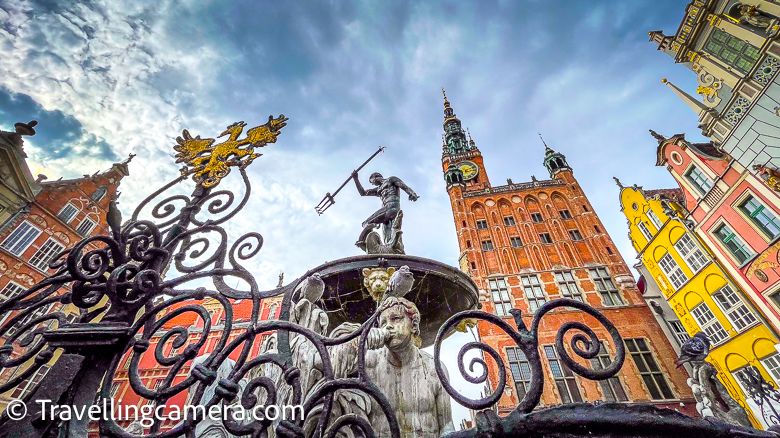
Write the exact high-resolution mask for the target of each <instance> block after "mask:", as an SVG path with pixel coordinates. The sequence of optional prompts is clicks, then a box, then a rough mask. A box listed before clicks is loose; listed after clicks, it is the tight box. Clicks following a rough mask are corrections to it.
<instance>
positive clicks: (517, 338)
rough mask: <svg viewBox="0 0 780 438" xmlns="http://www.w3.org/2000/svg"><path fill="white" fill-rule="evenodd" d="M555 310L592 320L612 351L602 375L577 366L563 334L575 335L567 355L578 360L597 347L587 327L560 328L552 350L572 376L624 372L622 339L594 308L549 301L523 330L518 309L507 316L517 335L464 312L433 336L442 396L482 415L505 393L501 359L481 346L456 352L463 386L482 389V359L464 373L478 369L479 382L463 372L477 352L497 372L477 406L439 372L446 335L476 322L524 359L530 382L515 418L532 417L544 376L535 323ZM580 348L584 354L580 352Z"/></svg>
mask: <svg viewBox="0 0 780 438" xmlns="http://www.w3.org/2000/svg"><path fill="white" fill-rule="evenodd" d="M560 307H573V308H575V309H578V310H580V311H582V312H584V313H586V314H588V315H590V316H592V317H593V318H595V319H596V320H597V321H598V322H599V323H601V325H602V326H604V328H605V329H606V330H607V332H608V333H609V335H610V337H611V338H612V344H613V345H614V346H615V357H614V359H613V360H612V362H611V363H610V365H609V366H607V367H605V368H602V369H589V368H586V367H584V366H582V365H580V364H579V363H577V362H576V361H575V360H574V359H573V358H572V357H571V356H570V355H569V353H568V351H567V349H566V348H565V345H564V340H565V337H566V334H567V333H568V332H570V331H572V330H577V331H579V333H576V334H574V335H573V336H572V337H571V343H570V346H571V349H572V351H574V353H575V354H576V355H577V356H579V357H581V358H583V359H593V358H594V357H596V356H597V355H598V354H599V349H600V346H601V342H600V340H599V338H598V336H597V335H596V332H594V331H593V329H592V328H590V327H589V326H587V325H585V324H583V323H581V322H578V321H568V322H565V323H563V324H562V325H561V327H560V328H559V329H558V332H557V333H556V336H555V350H556V352H557V353H558V357H559V358H560V360H561V361H562V362H563V363H564V364H565V365H566V366H567V367H569V369H571V370H572V371H573V372H574V373H576V374H578V375H580V376H582V377H585V378H587V379H590V380H604V379H609V378H610V377H614V376H615V375H616V374H617V373H618V371H620V369H621V368H622V366H623V362H624V361H625V358H626V350H625V346H624V344H623V338H621V336H620V333H619V332H618V330H617V328H616V327H615V326H614V324H612V322H611V321H610V320H609V319H607V317H605V316H604V314H602V313H601V312H599V311H598V310H596V309H594V308H593V307H591V306H589V305H587V304H585V303H583V302H581V301H576V300H572V299H568V298H562V299H558V300H554V301H549V302H547V303H545V304H544V305H542V306H541V307H540V308H539V309H538V310H537V311H536V312H535V313H534V317H533V320H532V321H531V328H530V329H528V328H526V325H525V322H524V321H523V319H522V313H521V311H520V310H518V309H512V310H510V311H509V313H510V314H511V315H512V316H513V317H514V320H515V324H516V326H517V329H514V328H512V326H510V325H509V323H507V322H506V321H504V319H503V318H501V317H499V316H496V315H493V314H491V313H487V312H483V311H479V310H469V311H465V312H461V313H458V314H456V315H454V316H452V317H451V318H450V319H448V320H447V322H445V323H444V325H443V326H442V327H441V329H439V333H438V335H437V336H436V342H435V344H434V357H435V358H436V372H437V373H438V375H439V379H440V380H441V381H442V384H443V385H444V388H445V390H446V391H447V393H448V394H449V395H450V396H451V397H452V398H454V399H455V400H457V401H458V403H460V404H462V405H464V406H466V407H469V408H471V409H487V408H490V407H492V406H493V405H495V404H496V403H498V401H499V399H500V398H501V396H502V395H503V392H504V388H505V387H506V381H507V374H506V367H505V365H504V361H503V359H501V355H500V354H499V353H498V352H497V351H496V350H495V349H494V348H493V347H491V346H490V345H487V344H485V343H482V342H469V343H467V344H465V345H463V346H462V347H461V349H460V351H459V352H458V369H459V370H460V373H461V375H462V376H463V378H465V379H466V380H467V381H468V382H471V383H484V382H485V381H487V377H488V366H487V363H486V362H485V360H484V359H482V358H481V357H475V358H473V359H472V360H471V362H470V363H469V371H470V372H472V373H473V372H475V370H474V366H475V365H479V366H481V367H482V373H481V374H480V375H478V376H472V375H470V374H469V373H467V372H466V369H465V367H464V357H465V355H466V353H467V352H468V351H470V350H475V349H476V350H481V351H483V352H485V353H487V354H488V355H489V356H490V357H491V358H493V361H494V362H495V364H496V368H497V369H498V379H499V380H498V383H497V384H496V386H495V388H496V389H495V390H493V392H492V393H490V394H489V395H487V396H486V397H483V398H481V399H479V400H472V399H470V398H468V397H465V396H463V395H462V394H460V393H458V392H457V391H456V390H455V388H453V387H452V385H451V384H450V383H449V381H448V380H447V378H446V376H445V375H444V370H443V368H442V365H441V361H440V360H439V359H440V353H441V342H442V339H443V337H444V335H445V334H447V333H448V332H449V331H450V330H452V329H453V328H455V327H457V325H458V324H460V323H461V322H463V321H465V320H467V319H476V320H480V321H485V322H487V323H490V324H493V325H495V326H497V327H498V328H500V329H501V330H502V331H504V333H506V334H507V335H508V336H509V337H510V338H511V339H512V341H514V342H515V343H516V344H517V346H518V347H519V348H520V350H522V352H523V353H524V354H525V357H526V359H527V360H528V363H529V366H530V369H531V379H530V385H529V388H528V390H527V391H526V394H525V396H524V397H523V399H522V400H520V403H519V404H518V406H517V407H516V408H515V412H525V413H527V412H531V411H532V410H533V409H534V408H535V407H536V406H537V405H538V404H539V401H540V400H541V396H542V389H543V386H544V370H543V368H542V362H541V358H540V355H539V338H538V334H539V323H540V321H541V320H542V318H543V317H544V316H545V315H546V314H547V313H549V312H551V311H552V310H555V309H557V308H560ZM583 347H584V348H583Z"/></svg>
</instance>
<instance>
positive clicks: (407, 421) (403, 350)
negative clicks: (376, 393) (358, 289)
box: [331, 296, 455, 438]
mask: <svg viewBox="0 0 780 438" xmlns="http://www.w3.org/2000/svg"><path fill="white" fill-rule="evenodd" d="M377 311H378V312H379V313H380V316H379V328H372V329H371V331H370V332H369V335H368V341H367V346H368V350H367V351H366V372H367V374H368V377H369V378H370V379H371V381H372V382H374V384H376V385H377V387H379V390H380V391H381V392H382V394H384V395H385V397H387V399H388V401H389V402H390V407H392V408H393V410H394V411H395V413H396V416H397V419H398V425H399V428H400V431H401V437H404V438H412V437H415V438H435V437H439V436H441V435H443V434H445V433H449V432H452V431H454V430H455V429H454V426H453V424H452V412H451V407H450V396H449V395H448V394H447V392H446V391H445V390H444V387H443V386H442V384H441V382H440V381H439V379H438V376H437V374H436V369H435V367H434V359H433V356H431V355H430V354H428V353H426V352H424V351H422V350H421V349H420V345H421V338H420V312H419V310H417V306H415V305H414V303H412V302H411V301H409V300H407V299H405V298H401V297H395V296H385V298H384V300H383V301H382V303H381V304H380V305H379V308H378V309H377ZM343 325H344V324H342V326H343ZM342 326H339V327H342ZM337 330H338V327H337ZM357 342H358V341H357V340H353V341H350V342H349V343H347V344H342V345H337V346H335V347H332V353H331V357H332V358H333V359H334V363H335V366H334V371H335V373H336V377H337V378H343V377H346V376H349V375H351V374H353V373H355V372H356V371H357V365H358V356H357V355H358V354H359V352H358V348H357ZM445 373H446V369H445ZM371 405H372V406H371V408H370V410H369V412H368V419H369V421H370V423H371V426H372V428H373V429H374V431H375V433H376V436H377V437H389V436H390V426H389V423H388V422H387V419H386V418H385V416H384V412H383V411H382V409H381V407H380V406H379V404H378V403H377V402H376V401H375V400H373V399H372V400H371Z"/></svg>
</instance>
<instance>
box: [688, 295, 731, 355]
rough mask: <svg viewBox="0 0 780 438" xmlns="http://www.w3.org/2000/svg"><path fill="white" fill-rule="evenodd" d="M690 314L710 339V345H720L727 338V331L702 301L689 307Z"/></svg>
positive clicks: (728, 337)
mask: <svg viewBox="0 0 780 438" xmlns="http://www.w3.org/2000/svg"><path fill="white" fill-rule="evenodd" d="M691 315H692V316H693V319H695V320H696V324H698V325H699V328H700V329H701V331H703V332H704V334H706V335H707V339H709V340H710V342H711V343H712V346H713V347H714V346H717V345H720V344H722V343H724V342H726V341H728V340H729V339H731V336H729V332H727V331H726V329H725V328H723V324H721V323H720V321H718V318H717V317H716V316H715V314H714V313H713V312H712V310H711V309H710V306H708V305H707V303H705V302H704V301H702V302H701V303H699V304H697V305H695V306H693V308H692V309H691Z"/></svg>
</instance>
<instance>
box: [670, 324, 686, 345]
mask: <svg viewBox="0 0 780 438" xmlns="http://www.w3.org/2000/svg"><path fill="white" fill-rule="evenodd" d="M669 328H670V329H671V330H672V333H674V337H675V338H676V339H677V343H678V344H680V345H682V344H684V343H685V342H686V341H687V340H688V339H690V338H691V337H690V336H689V335H688V331H687V330H685V326H683V325H682V323H681V322H680V321H679V320H675V321H669Z"/></svg>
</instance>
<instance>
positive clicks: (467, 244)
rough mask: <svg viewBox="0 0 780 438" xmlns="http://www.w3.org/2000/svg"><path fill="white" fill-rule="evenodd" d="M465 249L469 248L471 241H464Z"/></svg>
mask: <svg viewBox="0 0 780 438" xmlns="http://www.w3.org/2000/svg"><path fill="white" fill-rule="evenodd" d="M466 248H471V241H470V240H467V241H466Z"/></svg>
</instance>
